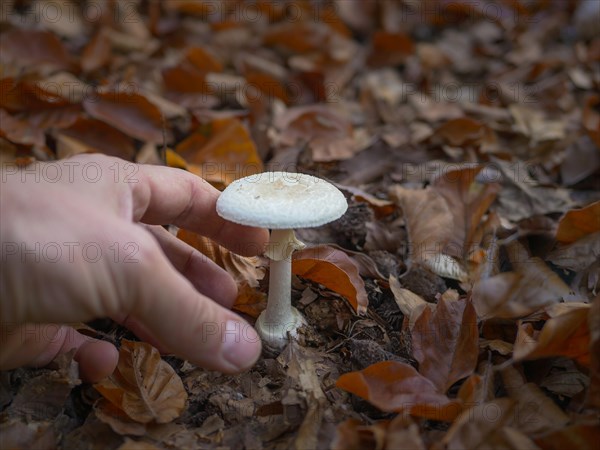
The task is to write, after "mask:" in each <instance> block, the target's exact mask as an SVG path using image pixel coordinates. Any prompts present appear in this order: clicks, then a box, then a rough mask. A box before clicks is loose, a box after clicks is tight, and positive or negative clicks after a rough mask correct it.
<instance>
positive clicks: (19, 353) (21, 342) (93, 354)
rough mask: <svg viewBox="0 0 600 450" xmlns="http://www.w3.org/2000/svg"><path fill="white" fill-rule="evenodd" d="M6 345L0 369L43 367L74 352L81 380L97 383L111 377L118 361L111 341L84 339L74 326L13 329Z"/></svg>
mask: <svg viewBox="0 0 600 450" xmlns="http://www.w3.org/2000/svg"><path fill="white" fill-rule="evenodd" d="M11 331H12V332H11V335H10V336H8V339H7V341H5V342H3V344H5V345H3V347H2V352H1V353H2V355H1V357H0V360H1V363H0V368H1V369H2V370H7V369H12V368H15V367H21V366H30V367H44V366H47V365H48V364H50V363H51V362H52V361H53V360H54V359H56V358H57V357H58V356H60V355H62V354H64V353H67V352H69V351H71V350H72V349H75V357H74V359H75V361H77V362H78V363H79V376H80V377H81V379H82V380H84V381H88V382H96V381H99V380H101V379H102V378H104V377H107V376H108V375H110V374H111V373H112V372H113V371H114V369H115V367H116V366H117V362H118V359H119V354H118V352H117V349H116V348H115V347H114V345H112V344H111V343H109V342H104V341H99V340H98V339H94V338H91V337H89V336H85V335H83V334H81V333H79V332H78V331H76V330H74V329H73V328H71V327H68V326H65V325H57V324H23V325H19V326H18V327H17V328H16V329H14V330H11Z"/></svg>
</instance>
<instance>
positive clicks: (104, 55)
mask: <svg viewBox="0 0 600 450" xmlns="http://www.w3.org/2000/svg"><path fill="white" fill-rule="evenodd" d="M110 57H111V45H110V39H109V38H108V36H107V35H106V32H105V31H104V28H99V29H98V31H96V34H94V36H93V37H92V39H90V41H89V42H88V44H87V45H86V46H85V48H84V49H83V52H82V53H81V61H80V64H81V69H82V70H83V71H84V72H93V71H95V70H98V69H100V68H101V67H103V66H105V65H106V64H108V62H109V61H110Z"/></svg>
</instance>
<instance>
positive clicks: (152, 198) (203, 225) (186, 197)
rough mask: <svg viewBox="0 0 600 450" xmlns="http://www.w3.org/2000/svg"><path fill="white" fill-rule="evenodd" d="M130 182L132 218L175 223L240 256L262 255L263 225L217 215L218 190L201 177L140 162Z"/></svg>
mask: <svg viewBox="0 0 600 450" xmlns="http://www.w3.org/2000/svg"><path fill="white" fill-rule="evenodd" d="M138 167H139V171H138V173H137V174H136V180H137V182H136V183H131V184H130V186H131V192H132V194H133V196H132V197H133V205H132V213H133V219H134V220H136V221H141V222H144V223H148V224H154V225H162V224H166V223H170V224H174V225H177V226H178V227H181V228H185V229H187V230H191V231H195V232H197V233H200V234H202V235H204V236H207V237H209V238H211V239H213V240H214V241H216V242H218V243H219V244H222V245H223V246H225V247H227V248H228V249H230V250H232V251H234V252H235V253H238V254H240V255H248V256H250V255H257V254H261V253H262V252H263V251H264V250H265V247H266V245H267V242H268V240H269V233H268V231H267V230H266V229H264V228H256V227H247V226H244V225H239V224H235V223H233V222H229V221H228V220H225V219H223V218H222V217H221V216H219V215H218V214H217V210H216V204H217V199H218V198H219V195H220V192H219V191H218V190H217V189H215V188H214V187H213V186H211V185H210V184H209V183H208V182H207V181H205V180H204V179H202V178H200V177H198V176H196V175H194V174H192V173H190V172H186V171H184V170H181V169H174V168H171V167H161V166H149V165H148V166H146V165H140V166H138Z"/></svg>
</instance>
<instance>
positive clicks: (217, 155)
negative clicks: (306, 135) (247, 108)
mask: <svg viewBox="0 0 600 450" xmlns="http://www.w3.org/2000/svg"><path fill="white" fill-rule="evenodd" d="M203 131H204V132H203ZM175 150H176V151H177V153H179V154H180V155H181V156H182V157H183V158H184V159H185V160H186V161H187V163H188V170H189V171H190V172H192V173H195V174H196V175H199V176H201V177H202V178H204V179H205V180H207V181H208V182H210V183H213V184H215V185H218V186H227V185H228V184H229V183H231V182H232V181H234V180H236V179H238V178H242V177H246V176H250V175H255V174H257V173H261V172H262V171H263V163H262V160H261V159H260V156H259V155H258V152H257V149H256V145H255V144H254V141H253V140H252V137H251V136H250V133H249V132H248V130H247V129H246V127H245V126H244V125H243V124H242V122H240V121H239V120H238V119H235V118H233V117H225V118H220V119H215V120H213V121H212V122H211V124H210V126H209V127H206V129H204V128H203V129H201V130H200V131H197V132H195V133H193V134H191V135H190V136H189V137H188V138H187V139H185V140H184V141H182V142H181V143H179V144H178V145H177V147H176V148H175Z"/></svg>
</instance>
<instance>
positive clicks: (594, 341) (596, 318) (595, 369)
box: [586, 295, 600, 408]
mask: <svg viewBox="0 0 600 450" xmlns="http://www.w3.org/2000/svg"><path fill="white" fill-rule="evenodd" d="M588 327H589V329H590V388H589V390H588V396H587V399H586V404H587V405H588V406H590V407H592V408H600V295H597V296H596V298H595V299H594V300H593V301H592V306H591V308H590V313H589V320H588Z"/></svg>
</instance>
